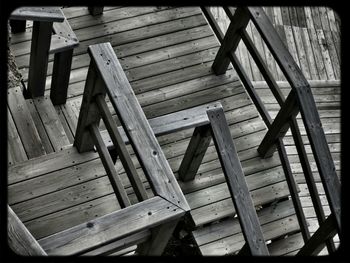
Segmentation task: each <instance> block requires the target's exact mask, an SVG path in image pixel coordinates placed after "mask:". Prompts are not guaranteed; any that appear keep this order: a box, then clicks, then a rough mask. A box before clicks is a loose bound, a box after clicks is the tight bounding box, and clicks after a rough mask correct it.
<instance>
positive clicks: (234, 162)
mask: <svg viewBox="0 0 350 263" xmlns="http://www.w3.org/2000/svg"><path fill="white" fill-rule="evenodd" d="M207 114H208V117H209V120H210V125H211V129H212V136H213V140H214V143H215V147H216V151H217V153H218V156H219V160H220V163H221V166H222V169H223V172H224V175H225V178H226V182H227V184H228V187H229V190H230V193H231V197H232V199H233V203H234V206H235V209H236V212H237V215H238V218H239V222H240V226H241V228H242V232H243V235H244V238H245V241H246V243H247V245H248V247H249V250H250V252H251V254H252V255H253V256H256V255H268V254H269V252H268V250H267V247H266V244H265V240H264V236H263V234H262V231H261V227H260V223H259V219H258V216H257V214H256V211H255V207H254V204H253V201H252V199H251V196H250V192H249V189H248V186H247V183H246V181H245V178H244V173H243V170H242V167H241V163H240V160H239V158H238V155H237V152H236V149H235V146H234V143H233V140H232V137H231V133H230V130H229V128H228V124H227V121H226V118H225V114H224V111H223V109H222V108H218V109H212V110H208V111H207Z"/></svg>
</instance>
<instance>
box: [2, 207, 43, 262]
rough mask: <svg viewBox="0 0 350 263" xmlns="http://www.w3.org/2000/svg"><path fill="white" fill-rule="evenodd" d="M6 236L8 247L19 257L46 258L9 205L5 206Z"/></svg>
mask: <svg viewBox="0 0 350 263" xmlns="http://www.w3.org/2000/svg"><path fill="white" fill-rule="evenodd" d="M7 235H8V239H7V242H8V244H9V247H10V248H11V249H12V251H13V252H15V253H16V254H19V255H21V256H46V252H45V251H44V250H43V248H42V247H41V246H40V245H39V243H38V241H36V239H35V238H34V237H33V236H32V234H31V233H30V232H29V231H28V229H27V228H26V227H25V225H24V224H23V223H22V222H21V220H20V219H19V218H18V216H17V215H16V213H15V212H14V211H13V210H12V208H11V207H10V206H9V205H8V206H7Z"/></svg>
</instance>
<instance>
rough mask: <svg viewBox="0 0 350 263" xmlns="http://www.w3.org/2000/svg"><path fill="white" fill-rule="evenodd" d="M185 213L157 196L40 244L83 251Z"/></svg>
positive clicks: (55, 250) (51, 250)
mask: <svg viewBox="0 0 350 263" xmlns="http://www.w3.org/2000/svg"><path fill="white" fill-rule="evenodd" d="M183 215H184V211H183V210H182V209H179V208H178V207H177V206H176V205H174V204H172V203H170V202H168V201H166V200H164V199H163V198H161V197H158V196H157V197H153V198H150V199H147V200H145V201H144V202H141V203H138V204H135V205H133V206H130V207H127V208H124V209H122V210H119V211H115V212H113V213H110V214H107V215H105V216H102V217H100V218H97V219H95V220H91V221H89V222H87V223H83V224H80V225H77V226H75V227H72V228H69V229H67V230H64V231H61V232H59V233H57V234H53V235H51V236H49V237H46V238H43V239H41V240H39V244H40V245H41V246H42V247H43V248H44V249H45V251H46V252H47V253H48V254H49V255H70V254H76V253H83V252H84V251H86V250H91V249H93V248H94V247H98V246H102V245H104V244H108V243H110V242H112V241H114V240H119V239H122V238H124V237H127V236H130V235H132V234H135V233H137V232H140V231H143V230H146V229H150V228H153V227H156V226H158V225H160V224H164V223H166V222H167V221H171V220H175V219H176V218H179V217H181V216H183Z"/></svg>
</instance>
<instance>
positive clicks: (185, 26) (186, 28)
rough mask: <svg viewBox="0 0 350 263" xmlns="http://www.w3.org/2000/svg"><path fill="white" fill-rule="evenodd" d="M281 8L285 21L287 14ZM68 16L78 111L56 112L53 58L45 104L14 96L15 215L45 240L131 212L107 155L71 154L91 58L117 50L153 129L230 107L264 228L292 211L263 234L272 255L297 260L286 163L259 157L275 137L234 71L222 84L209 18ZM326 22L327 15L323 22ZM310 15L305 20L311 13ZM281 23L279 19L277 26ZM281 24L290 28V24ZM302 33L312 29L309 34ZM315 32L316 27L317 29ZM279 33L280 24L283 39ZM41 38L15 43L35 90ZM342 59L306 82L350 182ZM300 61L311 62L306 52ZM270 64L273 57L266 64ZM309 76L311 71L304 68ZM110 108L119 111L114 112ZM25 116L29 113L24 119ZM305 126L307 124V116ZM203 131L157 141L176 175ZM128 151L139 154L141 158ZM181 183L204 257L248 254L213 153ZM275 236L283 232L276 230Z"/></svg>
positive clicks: (126, 11)
mask: <svg viewBox="0 0 350 263" xmlns="http://www.w3.org/2000/svg"><path fill="white" fill-rule="evenodd" d="M276 9H277V11H278V10H280V12H281V14H284V13H283V12H282V11H283V9H278V8H276ZM272 10H273V11H274V10H275V9H272ZM305 10H306V9H305ZM63 11H64V13H65V15H66V17H67V18H68V20H69V23H70V25H71V27H72V29H73V30H74V32H75V34H76V35H77V37H78V39H79V40H80V45H79V46H78V47H77V48H76V49H75V50H74V58H73V63H72V69H73V70H72V73H71V79H70V86H69V89H68V100H67V103H66V104H65V105H61V106H55V107H53V106H52V104H50V100H49V97H48V96H47V95H49V88H50V77H51V76H50V75H51V72H52V60H53V57H50V63H49V67H48V78H47V89H46V97H43V98H38V99H34V100H27V101H24V100H23V98H22V99H21V98H20V95H19V94H20V93H21V92H20V89H18V88H17V89H13V90H9V107H8V108H9V111H8V113H9V116H10V118H9V126H8V127H9V128H8V133H9V142H8V144H9V165H10V166H9V171H10V172H12V173H9V178H10V180H9V204H10V205H11V207H12V208H13V210H14V211H15V212H16V213H17V214H18V216H19V218H20V219H21V220H22V221H23V222H24V224H25V225H26V226H27V227H28V229H29V230H30V231H31V232H32V234H33V235H34V236H35V237H36V238H37V239H39V240H40V239H41V238H43V237H45V236H48V235H50V234H52V233H55V232H58V231H60V230H63V229H66V228H68V227H70V226H73V225H76V224H79V223H83V222H86V221H88V220H90V219H92V218H95V217H97V216H101V215H104V214H107V213H110V212H112V211H114V210H117V209H120V207H119V205H118V204H117V202H116V199H115V197H114V195H113V193H112V190H111V187H110V185H109V182H108V179H107V176H106V174H105V172H104V169H103V166H102V164H101V162H100V160H99V158H98V156H97V154H95V153H91V154H90V155H87V156H84V157H81V156H77V154H76V152H75V149H74V148H73V147H72V143H73V140H74V134H75V129H76V125H77V119H78V115H79V110H80V104H81V100H82V93H83V89H84V84H85V78H86V74H87V67H88V65H89V62H90V59H89V56H88V55H87V52H86V51H87V47H88V45H91V44H94V43H101V42H111V44H112V46H113V48H114V50H115V52H116V54H117V56H118V58H119V60H120V62H121V65H122V67H123V69H124V70H125V72H126V75H127V77H128V79H129V81H130V83H131V86H132V88H133V89H134V92H135V94H136V95H137V98H138V100H139V102H140V104H141V106H142V108H143V110H144V112H145V114H146V116H147V117H148V118H153V117H157V116H161V115H164V114H167V113H171V112H175V111H179V110H182V109H186V108H190V107H194V106H197V105H202V104H206V103H209V102H214V101H218V100H219V101H221V103H222V104H223V107H224V110H225V114H226V118H227V120H228V123H229V124H230V130H231V134H232V136H233V139H234V142H235V145H236V148H237V150H238V155H239V157H240V159H241V163H242V167H243V170H244V172H245V175H246V178H247V183H248V186H249V188H250V190H251V193H252V197H253V200H254V203H255V205H256V206H257V208H258V210H260V211H259V216H260V214H261V217H260V218H262V219H263V218H267V217H266V214H267V211H268V210H269V208H271V207H273V206H276V203H277V201H278V200H280V201H281V202H282V203H280V204H285V205H284V207H286V208H285V209H282V211H284V212H285V216H284V217H283V218H273V217H272V216H270V217H271V218H270V219H269V220H270V221H266V220H267V219H266V220H265V221H266V222H265V224H266V230H264V229H263V230H264V235H265V236H267V237H269V239H271V240H272V243H271V244H270V245H269V249H270V251H273V252H271V253H272V254H290V253H291V254H293V253H295V252H296V251H297V250H298V248H299V247H300V244H302V243H300V240H301V238H300V234H298V225H297V221H296V217H295V215H294V211H293V208H290V204H289V203H290V201H288V200H287V199H288V195H289V192H288V187H287V184H286V182H285V178H284V174H283V169H282V167H281V165H280V160H279V157H278V155H277V154H275V155H274V156H273V157H272V158H268V159H264V160H263V159H260V158H259V157H258V155H257V152H256V148H257V146H258V145H259V143H260V141H261V139H262V138H263V136H264V134H265V133H266V127H265V125H264V123H263V121H262V120H261V118H260V117H259V114H258V112H257V110H256V108H255V106H254V105H253V104H252V101H251V100H250V98H249V96H248V95H247V93H246V92H245V90H244V88H243V86H242V85H241V83H240V81H239V79H238V77H237V75H236V73H235V71H234V70H233V69H232V68H231V69H230V70H228V71H227V73H226V74H224V75H221V76H215V74H213V72H212V71H211V64H212V62H213V60H214V58H215V55H216V52H217V50H218V47H219V42H218V41H217V40H216V38H215V37H214V35H213V32H212V31H211V29H210V27H209V26H208V24H207V22H206V20H205V18H204V17H203V15H202V14H201V11H200V9H199V8H197V7H186V8H181V7H177V8H171V7H143V8H140V7H106V8H105V11H104V14H103V15H102V16H96V17H92V16H90V15H89V14H88V10H87V8H86V7H79V8H78V7H70V8H64V9H63ZM309 11H310V10H309ZM309 11H308V12H309ZM321 11H322V10H321V9H320V10H319V12H321ZM308 12H306V11H305V14H308ZM310 12H311V11H310ZM312 12H314V11H312ZM268 13H269V12H268ZM277 14H278V12H277ZM278 17H279V16H278V15H277V16H276V19H278ZM281 18H282V15H281ZM276 21H279V20H276ZM281 21H283V22H284V20H281ZM306 21H309V20H306ZM298 25H299V26H301V23H299V24H298ZM306 25H307V26H309V25H310V26H311V24H310V21H309V22H308V23H307V24H306ZM317 25H318V24H317ZM322 25H323V24H322ZM335 25H336V24H334V25H333V24H332V25H331V28H330V29H334V30H330V32H332V34H333V35H336V36H338V37H339V34H337V33H339V30H338V28H337V27H336V26H335ZM278 26H279V25H278V23H277V24H276V28H278ZM279 28H280V29H281V28H283V29H284V30H285V31H284V32H285V33H286V34H287V30H289V29H291V30H292V32H293V33H294V36H297V32H298V30H299V29H297V28H301V27H297V26H293V25H292V24H289V25H288V24H283V25H280V27H279ZM305 28H306V31H305V30H304V29H305ZM312 28H314V29H315V30H321V29H319V28H318V27H317V26H316V22H315V24H314V27H312ZM252 30H253V29H252ZM300 30H302V32H304V33H305V32H312V29H310V28H308V27H303V28H301V29H300ZM279 32H281V31H279ZM325 32H326V31H325ZM327 34H328V33H327ZM254 36H255V34H254ZM30 38H31V23H27V30H26V32H25V33H20V34H16V35H13V37H12V45H11V48H12V50H13V52H14V54H15V56H16V62H17V64H18V66H19V68H20V70H21V72H22V74H23V78H24V82H26V79H27V76H28V64H29V51H30ZM335 38H336V37H335ZM295 39H296V40H295V41H294V45H298V43H297V39H298V38H297V37H295ZM327 39H328V38H327ZM256 41H259V40H256ZM260 41H261V40H260ZM304 43H305V42H304ZM299 44H300V43H299ZM305 46H306V47H307V45H305ZM320 47H321V46H320ZM333 47H334V46H333ZM264 50H266V49H264ZM305 50H308V49H305ZM321 51H322V50H321ZM238 52H239V54H240V58H241V61H242V64H244V63H246V64H244V65H246V66H248V65H249V66H250V65H252V64H251V60H250V58H249V57H248V60H247V59H246V58H247V56H245V55H244V54H245V53H244V52H246V51H244V49H243V48H242V47H241V45H240V48H239V51H238ZM332 52H333V51H332ZM332 52H331V51H330V50H328V54H329V58H332V60H331V62H332V64H331V65H332V66H331V67H328V68H332V69H333V74H326V78H323V77H324V75H322V74H321V73H322V72H321V71H319V70H318V69H312V64H308V65H310V66H309V67H308V70H309V71H311V70H313V72H317V77H315V76H316V75H309V76H307V77H308V79H310V80H317V81H311V84H312V86H313V88H312V91H313V93H314V96H315V99H316V103H317V105H318V107H319V112H320V116H321V121H322V124H323V127H324V130H325V133H326V137H327V140H328V143H329V146H330V149H331V152H332V155H333V158H334V161H335V164H336V168H337V173H338V175H340V144H341V142H340V83H339V75H337V74H338V73H337V72H339V71H337V70H339V68H336V67H337V66H336V65H337V64H336V62H335V61H334V57H333V55H331V53H332ZM334 52H337V49H334ZM297 54H300V51H299V53H297ZM322 54H326V52H323V53H322ZM314 57H316V54H315V56H314ZM266 58H267V59H268V58H269V57H268V56H267V55H266ZM304 58H305V57H304ZM244 61H245V62H244ZM327 61H328V60H327ZM247 62H248V63H247ZM338 62H339V61H338ZM300 63H302V61H300ZM270 65H271V67H274V68H275V71H273V73H274V74H275V75H276V78H277V79H278V80H281V81H282V82H281V86H282V87H283V91H284V92H285V94H287V93H288V91H289V89H290V88H289V87H288V85H286V82H283V80H284V79H283V78H279V77H280V74H279V72H278V69H277V68H276V65H275V66H273V64H272V63H271V64H270ZM338 67H339V63H338ZM302 69H303V71H304V70H306V68H303V67H302ZM324 69H325V67H324ZM246 70H247V71H249V72H250V76H251V77H252V80H253V81H254V83H255V84H256V88H257V90H258V92H259V94H260V95H261V96H262V100H263V101H264V102H265V103H266V105H267V108H268V110H269V111H270V113H271V115H272V116H273V117H274V116H275V115H276V113H277V111H278V109H279V107H278V105H277V103H276V101H275V100H274V99H273V98H272V94H271V93H270V92H269V90H268V89H267V88H266V85H264V83H263V82H261V80H262V79H261V76H260V78H259V77H258V75H257V74H256V75H254V74H255V73H254V70H253V67H251V66H250V67H249V68H246ZM306 71H307V70H306ZM329 72H330V71H329ZM306 74H307V73H306ZM10 98H11V99H10ZM109 106H110V108H111V105H109ZM26 110H28V112H26V113H24V112H25V111H26ZM111 110H112V108H111ZM112 112H113V110H112ZM23 114H27V115H28V116H27V117H28V118H32V121H28V122H27V123H29V124H27V126H25V127H32V130H33V131H35V132H34V133H35V136H34V135H33V136H32V137H28V136H27V135H25V134H26V133H25V127H23V125H24V124H20V123H22V122H23V119H24V118H26V117H25V115H23ZM115 118H116V116H115ZM298 118H299V122H300V123H301V119H300V117H299V116H298ZM21 125H22V127H21ZM301 126H302V125H301ZM100 128H101V129H104V125H103V124H102V125H101V127H100ZM301 130H302V135H303V137H304V138H305V144H306V145H307V151H308V153H311V149H310V146H309V145H308V140H307V138H306V133H305V129H304V128H303V126H302V128H301ZM192 132H193V130H187V131H181V132H176V133H174V134H171V135H166V136H160V137H158V140H159V143H160V144H161V146H162V149H163V151H164V153H165V155H166V157H167V159H168V161H169V163H170V165H171V167H172V169H173V171H174V173H175V175H176V176H177V170H178V167H179V165H180V161H181V160H182V157H183V155H184V152H185V149H186V146H187V144H188V142H189V139H190V136H191V135H192ZM33 138H35V140H36V141H37V142H38V144H37V145H41V147H40V149H39V150H35V151H34V149H32V148H35V147H38V146H33V145H31V144H30V143H29V142H30V141H32V140H33ZM284 142H285V144H286V148H287V153H288V156H289V158H290V162H291V166H292V170H293V172H294V173H295V178H296V180H297V182H298V185H299V189H300V198H301V200H302V203H303V207H304V209H305V213H306V216H307V218H308V222H309V223H310V231H311V232H314V231H315V230H316V227H317V220H316V218H315V214H314V211H313V209H312V204H311V202H310V197H309V195H308V191H307V187H306V184H305V180H304V179H303V174H302V170H301V166H300V163H299V160H298V156H297V154H296V149H295V146H294V144H293V139H292V136H291V134H290V133H287V136H286V137H285V139H284ZM128 149H129V150H130V151H131V152H132V149H131V148H130V147H129V148H128ZM42 158H44V159H45V158H46V159H45V160H47V162H43V161H42V160H43V159H42ZM60 158H61V159H60ZM28 159H29V160H28ZM133 160H134V161H135V165H136V167H137V168H138V171H139V173H140V174H141V176H142V179H143V181H144V184H145V185H146V186H148V191H149V192H148V193H149V195H150V196H152V191H151V190H150V189H149V185H148V182H147V180H146V178H145V177H144V175H143V174H142V171H141V168H140V166H139V164H138V162H137V160H136V158H135V156H134V155H133ZM310 160H311V162H312V169H313V171H314V172H315V178H316V181H317V182H318V186H319V188H320V189H319V191H320V195H321V199H322V201H324V203H323V205H324V206H325V208H326V211H327V214H328V213H329V209H328V207H327V202H326V198H325V195H324V191H323V189H322V187H321V184H320V179H319V176H318V175H317V168H316V165H315V163H314V161H313V158H312V156H311V155H310ZM57 162H62V163H64V162H66V163H65V164H64V169H62V165H60V164H58V166H57V167H55V164H56V165H57ZM40 165H41V166H42V167H41V166H40ZM37 166H39V168H37ZM40 167H41V168H40ZM116 167H117V168H118V170H119V171H120V173H121V175H122V177H123V180H124V181H123V182H124V183H125V187H126V188H127V189H128V191H129V192H128V194H129V195H130V196H131V198H132V200H134V202H136V199H135V196H134V195H133V192H132V190H131V189H130V183H129V182H128V181H127V179H126V176H125V174H124V172H123V169H122V168H121V165H120V163H119V162H117V163H116ZM26 169H27V175H26V176H21V175H19V174H20V173H19V171H22V172H23V170H26ZM179 183H180V185H181V187H182V190H183V191H184V193H185V195H186V198H187V200H188V202H189V204H190V206H191V208H192V212H191V220H192V221H193V222H192V223H193V224H194V226H195V227H194V232H193V235H194V236H195V237H198V236H201V235H202V236H204V237H205V238H202V239H200V238H199V239H198V238H196V239H197V240H201V241H198V242H197V244H198V246H199V248H200V251H201V252H202V253H203V254H211V253H214V254H227V253H232V252H234V251H237V250H239V249H240V247H241V246H242V241H241V237H240V236H239V234H237V233H238V232H239V231H238V232H237V233H230V232H227V231H226V230H225V229H226V228H227V226H226V224H229V225H230V224H235V225H237V222H236V221H237V219H235V218H234V210H233V205H232V201H231V199H230V198H229V192H228V188H227V186H226V182H225V179H224V176H223V174H222V171H221V168H220V163H219V160H218V159H217V156H216V153H215V149H214V146H213V145H212V144H211V146H210V147H209V149H208V151H207V153H206V156H205V158H204V162H203V164H202V165H201V167H200V170H199V172H198V174H197V176H196V178H195V180H193V181H191V182H188V183H182V182H179ZM283 202H286V203H283ZM288 202H289V203H288ZM287 203H288V204H287ZM287 210H288V213H287ZM264 216H265V217H264ZM286 222H289V223H288V225H289V227H284V226H285V225H286ZM213 223H216V224H213ZM225 226H226V228H225ZM215 227H217V228H218V229H217V230H216V231H219V228H222V229H224V230H223V231H224V232H225V233H224V234H221V235H220V234H219V235H217V236H215V235H213V234H211V235H209V237H208V233H210V231H212V228H214V229H215ZM269 229H277V231H271V230H269ZM221 231H222V230H221ZM265 231H266V232H265ZM216 233H218V232H216ZM288 234H291V237H290V240H291V241H290V242H292V244H295V245H294V246H291V247H290V248H285V247H284V246H285V244H284V245H283V244H282V243H283V242H282V241H283V237H285V236H286V235H288ZM296 240H297V241H296ZM199 242H200V243H199ZM293 242H294V243H293ZM280 243H281V244H280ZM232 244H234V245H232ZM227 246H229V247H231V251H228V250H227ZM298 246H299V247H298ZM322 253H325V252H322Z"/></svg>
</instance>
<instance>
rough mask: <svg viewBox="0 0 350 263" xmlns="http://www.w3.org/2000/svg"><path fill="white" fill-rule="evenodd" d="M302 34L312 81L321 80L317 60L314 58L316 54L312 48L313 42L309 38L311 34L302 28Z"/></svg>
mask: <svg viewBox="0 0 350 263" xmlns="http://www.w3.org/2000/svg"><path fill="white" fill-rule="evenodd" d="M300 33H301V39H302V41H303V46H304V50H305V56H306V59H307V62H308V65H309V69H310V78H309V79H310V80H314V79H320V77H319V75H318V72H317V66H316V62H315V58H314V53H313V50H312V46H311V40H310V38H309V33H308V30H307V28H301V29H300Z"/></svg>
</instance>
